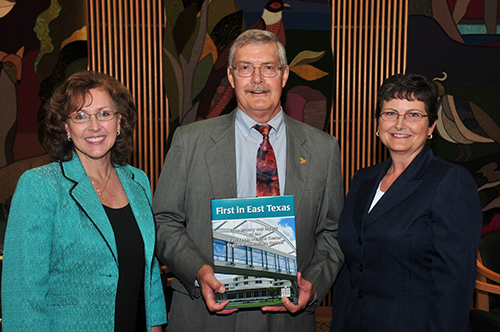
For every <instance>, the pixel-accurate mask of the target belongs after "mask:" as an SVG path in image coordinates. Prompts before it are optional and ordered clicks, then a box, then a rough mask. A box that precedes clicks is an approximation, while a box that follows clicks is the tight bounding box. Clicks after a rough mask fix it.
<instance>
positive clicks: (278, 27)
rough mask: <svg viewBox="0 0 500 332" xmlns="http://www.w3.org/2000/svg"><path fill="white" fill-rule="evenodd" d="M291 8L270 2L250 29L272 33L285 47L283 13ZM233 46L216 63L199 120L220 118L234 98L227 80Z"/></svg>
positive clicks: (201, 98)
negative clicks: (230, 50) (230, 51)
mask: <svg viewBox="0 0 500 332" xmlns="http://www.w3.org/2000/svg"><path fill="white" fill-rule="evenodd" d="M290 8H291V7H290V5H288V4H286V3H284V2H283V1H282V0H270V1H269V2H268V3H267V4H266V6H265V7H264V11H263V12H262V16H261V17H260V18H259V19H258V20H257V21H255V22H254V23H253V24H252V25H250V26H249V27H248V29H249V30H250V29H261V30H266V31H269V32H272V33H273V34H275V35H276V36H277V37H278V39H279V41H280V42H281V43H282V44H283V46H285V44H286V38H285V27H284V25H283V17H282V11H283V10H285V9H290ZM231 44H232V43H230V44H229V45H228V46H227V47H226V48H225V49H224V51H222V53H221V54H220V55H219V57H218V58H217V60H216V61H215V64H214V66H213V68H212V71H211V73H210V76H209V77H208V79H207V83H206V84H205V87H204V89H203V92H202V94H201V97H200V102H199V106H198V112H197V116H196V119H197V120H201V119H207V118H212V117H216V116H219V115H220V114H221V113H222V111H224V109H225V108H226V106H227V105H228V104H229V102H230V101H231V100H232V99H233V98H234V89H233V88H232V87H231V84H230V83H229V80H228V78H227V66H228V65H229V49H230V48H231Z"/></svg>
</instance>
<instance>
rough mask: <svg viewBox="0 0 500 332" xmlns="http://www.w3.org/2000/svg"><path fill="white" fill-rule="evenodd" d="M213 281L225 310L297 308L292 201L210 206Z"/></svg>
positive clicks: (243, 200)
mask: <svg viewBox="0 0 500 332" xmlns="http://www.w3.org/2000/svg"><path fill="white" fill-rule="evenodd" d="M212 235H213V253H214V270H215V277H216V278H217V279H218V280H219V281H220V282H221V283H222V284H223V285H224V287H225V288H226V292H225V293H223V294H220V293H215V299H216V301H217V302H221V301H224V300H229V304H228V305H227V306H226V308H227V309H230V308H256V307H262V306H277V305H283V303H282V301H281V297H282V296H286V297H288V298H289V299H290V301H291V302H292V303H295V304H297V301H298V288H297V250H296V240H295V208H294V197H293V196H266V197H252V198H230V199H213V200H212Z"/></svg>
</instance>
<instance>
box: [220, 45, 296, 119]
mask: <svg viewBox="0 0 500 332" xmlns="http://www.w3.org/2000/svg"><path fill="white" fill-rule="evenodd" d="M233 65H234V67H237V66H240V65H251V66H253V67H255V70H254V72H253V74H252V75H251V76H250V77H240V76H238V75H236V72H234V71H231V69H230V68H229V67H228V69H227V75H228V78H229V82H230V83H231V85H232V87H233V88H234V90H235V93H236V100H237V102H238V107H239V108H240V109H241V110H242V111H243V112H245V113H246V114H247V115H248V116H250V117H251V118H252V119H254V120H255V121H257V122H260V123H267V122H268V121H269V120H271V119H272V118H273V117H274V116H275V115H276V114H278V113H279V111H280V105H281V102H280V98H281V90H282V89H283V87H284V86H285V84H286V81H287V79H288V73H289V71H288V66H287V67H286V68H282V69H281V70H278V75H277V76H276V77H264V76H262V73H261V71H260V69H259V68H257V67H261V66H265V65H274V66H276V67H281V63H280V61H279V57H278V47H277V46H276V44H275V43H268V44H263V45H259V46H255V45H248V44H247V45H245V46H243V47H241V48H238V49H236V52H235V55H234V63H233Z"/></svg>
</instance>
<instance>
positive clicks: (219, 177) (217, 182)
mask: <svg viewBox="0 0 500 332" xmlns="http://www.w3.org/2000/svg"><path fill="white" fill-rule="evenodd" d="M235 116H236V112H235V111H233V112H232V113H230V114H229V115H228V116H224V117H221V119H220V121H219V123H218V124H217V126H216V127H215V128H214V130H213V131H212V132H211V133H210V138H211V139H212V142H213V145H212V147H211V148H209V149H208V150H207V151H206V152H205V160H206V163H207V168H208V172H209V174H210V181H211V183H212V189H213V192H214V197H216V198H233V197H236V196H237V188H236V150H235V137H234V135H235V132H234V130H235V129H234V121H235Z"/></svg>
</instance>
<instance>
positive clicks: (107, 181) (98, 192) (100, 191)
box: [90, 168, 113, 199]
mask: <svg viewBox="0 0 500 332" xmlns="http://www.w3.org/2000/svg"><path fill="white" fill-rule="evenodd" d="M112 170H113V169H112V168H111V169H110V170H109V173H108V179H107V180H106V184H105V185H104V188H102V190H99V189H97V187H96V186H95V183H94V181H92V180H90V182H91V183H92V185H93V186H94V188H95V191H97V196H99V199H104V195H103V193H104V190H106V187H107V186H108V183H109V179H110V178H111V171H112Z"/></svg>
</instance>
